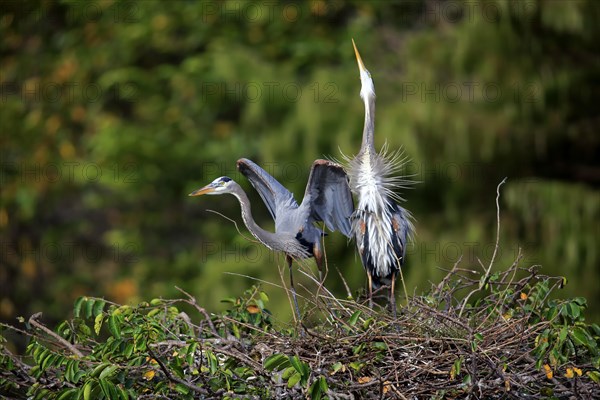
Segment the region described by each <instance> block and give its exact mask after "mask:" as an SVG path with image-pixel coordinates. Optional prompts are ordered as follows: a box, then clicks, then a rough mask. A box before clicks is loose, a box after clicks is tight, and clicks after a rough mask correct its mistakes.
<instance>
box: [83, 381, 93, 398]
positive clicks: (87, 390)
mask: <svg viewBox="0 0 600 400" xmlns="http://www.w3.org/2000/svg"><path fill="white" fill-rule="evenodd" d="M92 388H93V381H91V380H89V381H87V382H86V383H85V385H83V400H92Z"/></svg>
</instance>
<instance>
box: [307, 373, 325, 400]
mask: <svg viewBox="0 0 600 400" xmlns="http://www.w3.org/2000/svg"><path fill="white" fill-rule="evenodd" d="M327 389H328V387H327V381H326V380H325V378H324V377H323V376H319V377H318V378H317V379H316V380H315V381H314V382H313V384H312V385H311V386H310V389H309V393H310V398H311V400H320V399H321V397H322V396H323V394H325V393H327Z"/></svg>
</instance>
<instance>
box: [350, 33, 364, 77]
mask: <svg viewBox="0 0 600 400" xmlns="http://www.w3.org/2000/svg"><path fill="white" fill-rule="evenodd" d="M352 46H354V54H356V61H357V62H358V69H360V70H361V71H365V70H366V68H365V64H363V61H362V58H360V53H359V52H358V49H357V48H356V43H354V39H352Z"/></svg>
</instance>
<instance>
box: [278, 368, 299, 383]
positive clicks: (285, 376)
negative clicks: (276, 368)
mask: <svg viewBox="0 0 600 400" xmlns="http://www.w3.org/2000/svg"><path fill="white" fill-rule="evenodd" d="M296 373H298V371H296V368H294V367H291V366H290V367H287V368H286V369H285V370H284V371H283V372H282V373H281V378H282V379H284V380H287V379H289V378H290V376H292V375H294V374H296Z"/></svg>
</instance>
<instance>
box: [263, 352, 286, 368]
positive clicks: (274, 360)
mask: <svg viewBox="0 0 600 400" xmlns="http://www.w3.org/2000/svg"><path fill="white" fill-rule="evenodd" d="M263 365H264V367H265V369H266V370H267V371H281V370H282V369H284V368H287V367H289V366H290V360H289V359H288V357H287V356H285V355H284V354H273V355H271V356H269V357H267V358H265V361H264V364H263Z"/></svg>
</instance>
